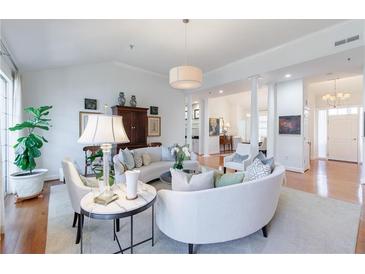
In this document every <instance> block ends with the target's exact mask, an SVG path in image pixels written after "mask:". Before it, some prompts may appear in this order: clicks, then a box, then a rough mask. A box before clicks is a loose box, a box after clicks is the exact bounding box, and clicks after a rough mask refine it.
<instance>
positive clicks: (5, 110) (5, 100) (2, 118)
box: [0, 74, 10, 193]
mask: <svg viewBox="0 0 365 274" xmlns="http://www.w3.org/2000/svg"><path fill="white" fill-rule="evenodd" d="M9 100H10V99H9V83H8V81H7V80H6V79H5V78H4V77H3V76H1V74H0V125H1V127H0V138H1V142H0V144H1V167H2V176H3V178H2V179H3V182H4V183H5V184H4V185H5V193H7V192H8V185H9V182H8V178H9V148H10V147H9V132H8V126H9V117H10V116H9Z"/></svg>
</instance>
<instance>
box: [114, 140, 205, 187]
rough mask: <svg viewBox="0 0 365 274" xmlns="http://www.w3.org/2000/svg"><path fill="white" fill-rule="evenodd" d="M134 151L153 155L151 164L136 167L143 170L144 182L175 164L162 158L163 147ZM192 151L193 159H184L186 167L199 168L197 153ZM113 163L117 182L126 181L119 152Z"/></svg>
mask: <svg viewBox="0 0 365 274" xmlns="http://www.w3.org/2000/svg"><path fill="white" fill-rule="evenodd" d="M132 152H133V153H134V152H139V153H141V154H144V153H148V154H149V155H150V157H151V164H149V165H147V166H142V167H139V168H136V169H138V170H140V171H141V173H140V175H139V180H141V181H142V182H144V183H147V182H150V181H152V180H155V179H158V178H160V175H161V174H162V173H164V172H167V171H169V170H170V168H171V167H172V166H173V165H174V161H164V160H162V147H144V148H138V149H135V150H132ZM190 153H191V160H186V161H184V168H185V169H193V170H197V169H198V168H199V163H198V161H197V155H196V154H195V153H193V152H190ZM113 163H114V170H115V179H116V182H117V183H122V182H125V175H124V172H123V167H122V166H121V164H120V161H119V154H116V155H115V156H114V157H113Z"/></svg>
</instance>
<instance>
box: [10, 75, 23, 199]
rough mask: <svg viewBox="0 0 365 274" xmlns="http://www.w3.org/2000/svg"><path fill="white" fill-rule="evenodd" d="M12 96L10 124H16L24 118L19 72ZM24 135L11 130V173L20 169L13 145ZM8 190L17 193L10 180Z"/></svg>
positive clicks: (15, 77) (15, 79)
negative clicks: (15, 163) (15, 162)
mask: <svg viewBox="0 0 365 274" xmlns="http://www.w3.org/2000/svg"><path fill="white" fill-rule="evenodd" d="M10 96H11V98H10V102H11V104H9V105H10V106H9V107H10V110H9V113H11V115H10V121H9V125H10V126H14V125H15V124H18V123H20V122H21V120H22V113H23V107H22V84H21V79H20V75H19V74H18V73H17V74H16V75H15V76H14V85H13V92H12V93H11V95H10ZM21 135H22V132H21V131H9V144H10V151H9V174H12V173H14V172H17V171H19V169H18V167H17V166H16V165H14V164H13V163H14V160H15V153H14V150H13V149H12V147H13V145H14V144H15V143H16V140H17V139H18V138H19V137H20V136H21ZM8 192H9V193H15V189H14V186H13V185H12V183H11V181H9V185H8Z"/></svg>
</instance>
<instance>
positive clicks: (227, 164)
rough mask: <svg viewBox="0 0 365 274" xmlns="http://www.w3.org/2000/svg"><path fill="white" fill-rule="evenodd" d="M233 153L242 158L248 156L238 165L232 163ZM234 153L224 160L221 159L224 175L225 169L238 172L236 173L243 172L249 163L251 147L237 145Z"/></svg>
mask: <svg viewBox="0 0 365 274" xmlns="http://www.w3.org/2000/svg"><path fill="white" fill-rule="evenodd" d="M235 153H237V154H239V155H242V156H243V155H248V158H247V159H245V160H243V161H242V162H240V163H238V162H233V157H234V155H235ZM235 153H233V154H231V155H228V156H226V157H224V159H223V168H224V173H226V169H227V168H231V169H234V170H238V171H245V170H246V168H247V166H248V165H249V164H250V163H251V154H250V153H251V146H250V144H242V143H239V144H238V145H237V149H236V152H235Z"/></svg>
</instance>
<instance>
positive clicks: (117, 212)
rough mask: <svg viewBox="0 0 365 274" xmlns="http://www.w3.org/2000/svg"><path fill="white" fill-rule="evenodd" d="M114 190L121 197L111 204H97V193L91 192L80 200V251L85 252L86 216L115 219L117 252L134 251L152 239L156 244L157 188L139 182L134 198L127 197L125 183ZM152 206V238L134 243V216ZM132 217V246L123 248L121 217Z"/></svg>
mask: <svg viewBox="0 0 365 274" xmlns="http://www.w3.org/2000/svg"><path fill="white" fill-rule="evenodd" d="M113 191H114V192H115V193H116V194H117V195H118V196H119V198H118V199H117V200H115V201H113V202H111V203H110V204H108V205H106V206H104V205H100V204H96V203H95V202H94V198H95V193H93V192H90V193H88V194H86V195H85V196H84V197H83V198H82V199H81V202H80V208H81V210H80V218H79V220H80V221H79V225H78V229H79V233H80V234H79V235H80V253H81V254H82V253H83V244H82V229H83V219H84V216H87V217H89V218H93V219H99V220H113V231H114V240H116V241H117V244H118V247H119V251H117V252H115V254H116V253H123V252H124V251H126V250H129V249H130V250H131V253H133V248H134V247H136V246H138V245H140V244H143V243H145V242H147V241H152V246H153V245H154V222H155V220H154V203H155V201H156V189H155V188H154V187H153V186H151V185H148V184H145V183H142V182H138V189H137V193H138V197H137V198H136V199H134V200H127V198H126V186H125V184H120V185H116V186H115V187H114V188H113ZM150 207H152V226H151V230H152V235H151V237H150V238H148V239H145V240H143V241H141V242H139V243H133V216H134V215H136V214H138V213H140V212H142V211H145V210H146V209H148V208H150ZM125 217H131V242H130V246H128V247H126V248H122V246H121V244H120V242H119V239H118V236H117V233H116V232H118V231H119V219H121V218H125Z"/></svg>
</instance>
